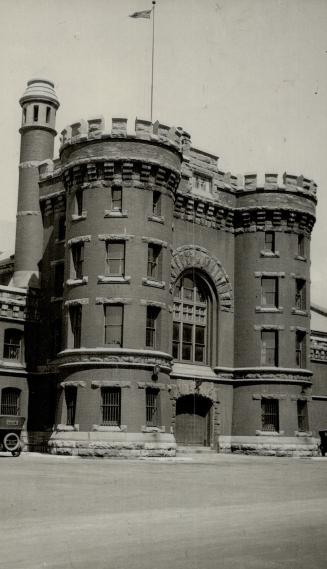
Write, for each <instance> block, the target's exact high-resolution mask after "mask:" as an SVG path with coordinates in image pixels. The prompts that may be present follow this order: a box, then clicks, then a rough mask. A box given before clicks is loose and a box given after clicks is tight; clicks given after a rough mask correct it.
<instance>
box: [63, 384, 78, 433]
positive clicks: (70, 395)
mask: <svg viewBox="0 0 327 569" xmlns="http://www.w3.org/2000/svg"><path fill="white" fill-rule="evenodd" d="M65 399H66V409H67V419H66V425H70V426H73V425H75V413H76V399H77V387H74V386H72V385H69V386H67V387H66V388H65Z"/></svg>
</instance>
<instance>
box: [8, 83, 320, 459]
mask: <svg viewBox="0 0 327 569" xmlns="http://www.w3.org/2000/svg"><path fill="white" fill-rule="evenodd" d="M20 105H21V107H22V125H21V129H20V133H21V150H20V164H19V191H18V208H17V232H16V246H15V254H14V256H13V257H11V258H9V259H4V260H2V261H1V264H0V279H1V280H0V282H1V283H2V284H1V286H0V390H1V392H0V406H1V414H4V415H23V416H24V417H26V422H25V428H24V433H23V434H24V438H25V441H26V448H29V449H37V450H39V449H43V450H46V449H48V450H50V452H52V453H58V454H80V455H84V456H87V455H96V456H114V455H119V456H121V455H126V456H138V455H173V454H175V452H176V447H178V445H199V446H208V447H211V448H212V449H213V450H214V451H218V452H229V451H234V452H256V453H265V454H279V455H284V454H288V455H290V454H293V455H301V454H303V455H310V454H314V453H316V452H317V442H318V438H317V437H318V431H319V429H321V428H324V427H325V428H326V427H327V367H326V363H327V334H326V333H325V334H324V333H323V332H319V331H317V330H316V331H315V332H314V333H312V335H310V334H311V333H310V239H311V232H312V228H313V226H314V222H315V209H316V184H315V183H314V182H313V181H312V180H308V179H306V178H304V177H303V176H298V175H296V176H294V175H290V174H287V173H284V174H283V175H278V174H276V173H274V172H272V173H267V174H266V175H265V176H264V179H263V180H259V179H257V176H256V175H255V174H248V175H245V176H244V177H243V179H240V177H236V176H233V175H232V174H230V173H225V172H223V171H221V170H220V169H219V167H218V158H217V156H214V155H212V154H209V153H207V152H204V151H202V150H199V149H197V148H195V147H194V146H193V145H192V143H191V137H190V135H189V134H188V133H187V132H186V131H184V130H183V129H182V128H174V127H172V128H170V127H167V126H166V125H163V124H160V123H159V122H156V123H154V124H152V123H150V122H148V121H144V120H136V122H135V130H134V131H133V132H131V133H129V131H128V128H127V121H126V120H125V119H122V118H116V119H112V125H111V129H110V130H109V131H108V130H106V128H105V125H104V121H103V119H102V118H101V117H96V118H93V119H90V120H87V121H80V122H78V123H75V124H72V125H70V126H68V127H67V128H66V129H65V130H64V131H63V132H62V135H61V146H60V150H59V158H57V159H55V160H53V151H54V150H53V149H54V139H55V136H56V130H55V121H56V112H57V110H58V108H59V101H58V98H57V96H56V93H55V91H54V85H53V84H52V83H51V82H50V81H46V80H42V79H34V80H31V81H29V82H28V85H27V88H26V91H25V93H24V94H23V96H22V98H21V99H20ZM314 311H315V313H316V314H319V315H320V316H322V317H325V316H326V314H325V313H324V311H323V310H321V309H319V307H318V308H317V307H316V308H314Z"/></svg>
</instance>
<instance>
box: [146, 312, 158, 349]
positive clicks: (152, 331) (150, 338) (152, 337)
mask: <svg viewBox="0 0 327 569" xmlns="http://www.w3.org/2000/svg"><path fill="white" fill-rule="evenodd" d="M159 314H160V308H157V307H155V306H148V307H147V309H146V338H145V345H146V346H147V347H148V348H157V347H158V344H159V342H158V330H157V328H158V317H159Z"/></svg>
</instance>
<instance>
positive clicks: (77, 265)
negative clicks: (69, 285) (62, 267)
mask: <svg viewBox="0 0 327 569" xmlns="http://www.w3.org/2000/svg"><path fill="white" fill-rule="evenodd" d="M71 253H72V261H73V269H74V275H73V278H75V279H82V278H83V264H84V243H73V244H72V247H71Z"/></svg>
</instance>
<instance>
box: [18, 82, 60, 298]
mask: <svg viewBox="0 0 327 569" xmlns="http://www.w3.org/2000/svg"><path fill="white" fill-rule="evenodd" d="M19 103H20V105H21V107H22V125H21V128H20V131H19V132H20V134H21V147H20V160H19V185H18V203H17V225H16V245H15V271H14V275H13V285H14V286H17V287H23V288H27V287H34V288H38V287H39V271H40V266H39V265H40V261H41V258H42V242H43V229H42V217H41V211H40V204H39V185H38V180H39V172H38V166H39V164H40V162H42V161H44V160H46V159H48V158H53V148H54V138H55V136H56V134H57V133H56V131H55V121H56V111H57V109H58V107H59V101H58V98H57V95H56V93H55V91H54V84H53V83H52V82H51V81H48V80H45V79H31V80H30V81H28V83H27V88H26V91H25V93H24V94H23V96H22V97H21V99H20V101H19Z"/></svg>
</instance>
